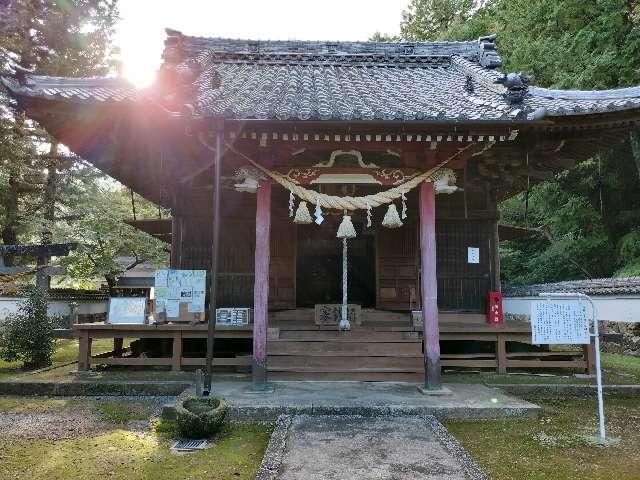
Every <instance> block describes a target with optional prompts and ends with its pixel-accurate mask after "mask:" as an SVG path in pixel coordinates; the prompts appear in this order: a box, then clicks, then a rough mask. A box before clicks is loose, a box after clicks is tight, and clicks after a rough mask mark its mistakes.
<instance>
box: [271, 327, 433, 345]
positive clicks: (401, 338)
mask: <svg viewBox="0 0 640 480" xmlns="http://www.w3.org/2000/svg"><path fill="white" fill-rule="evenodd" d="M279 339H280V340H298V341H301V342H303V341H327V340H331V341H334V342H417V343H422V339H420V338H419V337H413V338H412V337H407V335H406V334H405V333H404V332H376V331H372V330H365V329H358V330H355V329H354V330H351V331H350V332H339V331H337V330H316V331H297V330H282V329H281V330H280V336H279Z"/></svg>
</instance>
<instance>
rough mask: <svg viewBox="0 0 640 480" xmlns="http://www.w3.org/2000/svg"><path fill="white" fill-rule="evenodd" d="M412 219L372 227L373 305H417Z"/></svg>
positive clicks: (398, 307)
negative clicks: (373, 257) (374, 275)
mask: <svg viewBox="0 0 640 480" xmlns="http://www.w3.org/2000/svg"><path fill="white" fill-rule="evenodd" d="M418 248H419V247H418V230H417V225H416V223H406V224H405V225H403V226H402V227H400V228H395V229H389V228H384V227H382V228H378V229H377V231H376V257H377V261H376V275H377V279H376V280H377V281H376V284H377V299H376V307H377V308H379V309H382V310H411V309H416V308H420V288H419V283H418V281H419V278H420V277H419V275H418V268H419V263H418V251H419V250H418Z"/></svg>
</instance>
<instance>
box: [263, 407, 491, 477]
mask: <svg viewBox="0 0 640 480" xmlns="http://www.w3.org/2000/svg"><path fill="white" fill-rule="evenodd" d="M371 479H379V480H436V479H438V480H486V479H487V477H486V475H485V474H484V473H483V472H482V470H481V469H480V468H479V467H478V465H477V464H476V463H475V461H474V460H473V459H472V458H471V457H470V456H469V455H468V454H467V453H466V451H465V450H464V449H463V448H462V447H461V446H460V444H459V443H458V442H457V441H456V440H455V439H454V438H453V437H452V436H451V435H450V434H449V433H448V432H447V430H446V429H445V428H444V427H443V426H442V424H441V423H440V422H438V421H437V420H436V419H435V418H434V417H432V416H399V417H392V416H380V417H363V416H352V415H338V416H336V415H334V416H331V415H296V416H293V417H292V416H284V415H283V416H281V417H280V418H279V419H278V422H277V424H276V428H275V431H274V434H273V436H272V439H271V441H270V442H269V446H268V448H267V452H266V453H265V457H264V459H263V462H262V465H261V467H260V470H259V472H258V475H257V476H256V480H371Z"/></svg>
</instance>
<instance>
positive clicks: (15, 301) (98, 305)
mask: <svg viewBox="0 0 640 480" xmlns="http://www.w3.org/2000/svg"><path fill="white" fill-rule="evenodd" d="M23 300H24V299H23V298H22V297H0V323H1V322H3V321H4V320H5V319H6V318H7V316H9V315H12V314H14V313H16V312H17V311H18V309H19V308H20V303H21V302H22V301H23ZM47 311H48V312H49V315H63V316H68V315H69V314H70V312H71V307H70V306H69V302H68V301H65V300H51V301H50V302H49V305H48V308H47ZM106 311H107V302H105V301H102V302H81V303H80V302H79V303H78V310H77V313H78V314H80V315H89V314H96V313H106Z"/></svg>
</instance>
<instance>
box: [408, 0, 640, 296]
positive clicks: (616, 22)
mask: <svg viewBox="0 0 640 480" xmlns="http://www.w3.org/2000/svg"><path fill="white" fill-rule="evenodd" d="M401 32H402V35H403V37H405V38H407V39H416V40H433V39H449V40H474V39H476V38H478V37H479V36H482V35H486V34H489V33H495V34H496V36H497V40H496V41H497V44H498V48H499V51H500V54H501V56H502V58H503V67H502V70H503V71H523V72H526V73H531V74H534V75H535V79H536V84H537V85H540V86H545V87H550V88H568V89H604V88H616V87H624V86H631V85H637V84H640V2H638V1H636V0H488V1H485V2H462V1H435V0H413V1H412V2H411V4H410V6H409V9H408V10H407V11H406V12H405V14H404V16H403V24H402V26H401ZM632 139H633V140H634V141H631V142H627V143H625V144H622V145H619V146H616V147H613V148H611V149H610V150H608V151H604V152H602V153H601V154H600V155H599V156H598V157H596V158H592V159H589V160H587V161H585V162H583V163H582V164H580V165H578V166H576V167H575V168H573V169H571V170H569V171H566V172H562V173H561V174H559V175H557V176H556V178H555V180H554V181H550V182H544V183H541V184H539V185H537V186H535V187H533V188H532V189H531V191H530V192H529V193H528V194H524V193H523V194H520V195H517V196H515V197H514V198H511V199H509V200H507V201H505V202H504V203H503V205H502V206H501V211H502V217H503V220H504V221H505V223H512V224H516V225H525V224H526V225H527V226H530V227H535V228H538V229H540V231H541V232H544V233H541V234H540V235H537V236H533V237H530V238H527V239H521V240H514V241H511V242H506V243H505V244H504V245H502V247H501V260H502V265H501V273H502V276H503V280H504V283H505V284H507V285H508V284H523V283H534V282H547V281H556V280H566V279H574V278H585V277H601V276H610V275H640V227H639V226H638V225H640V181H639V175H640V140H639V139H640V136H638V135H637V134H635V135H632ZM525 212H526V214H525ZM525 217H526V219H525Z"/></svg>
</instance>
